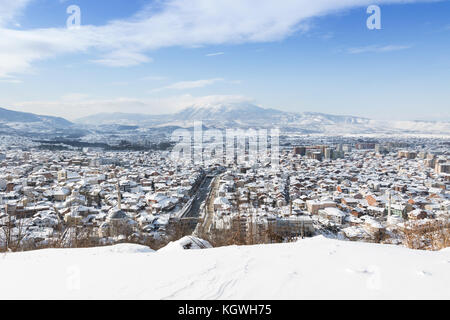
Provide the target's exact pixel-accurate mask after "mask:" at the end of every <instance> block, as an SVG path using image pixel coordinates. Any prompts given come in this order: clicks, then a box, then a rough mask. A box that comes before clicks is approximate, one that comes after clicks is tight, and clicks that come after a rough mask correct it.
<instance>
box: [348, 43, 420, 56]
mask: <svg viewBox="0 0 450 320" xmlns="http://www.w3.org/2000/svg"><path fill="white" fill-rule="evenodd" d="M410 48H412V46H405V45H387V46H375V45H372V46H365V47H358V48H350V49H348V50H347V52H348V53H350V54H360V53H383V52H392V51H400V50H406V49H410Z"/></svg>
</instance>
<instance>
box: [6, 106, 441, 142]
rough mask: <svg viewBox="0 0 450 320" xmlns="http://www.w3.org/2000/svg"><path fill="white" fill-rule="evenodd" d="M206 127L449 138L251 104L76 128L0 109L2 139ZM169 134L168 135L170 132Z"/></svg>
mask: <svg viewBox="0 0 450 320" xmlns="http://www.w3.org/2000/svg"><path fill="white" fill-rule="evenodd" d="M194 121H202V124H203V125H204V126H205V127H209V128H219V129H223V128H244V129H245V128H274V127H278V128H280V129H281V130H282V131H284V132H297V133H304V134H314V133H317V134H327V135H343V134H396V135H399V134H433V135H450V122H437V121H435V122H432V121H389V120H388V121H381V120H371V119H367V118H362V117H355V116H342V115H330V114H324V113H317V112H302V113H295V112H284V111H280V110H276V109H266V108H261V107H259V106H256V105H254V104H251V103H221V104H209V105H193V106H190V107H188V108H186V109H184V110H182V111H180V112H177V113H174V114H166V115H145V114H131V113H99V114H95V115H91V116H88V117H84V118H80V119H77V120H76V121H74V123H72V122H70V121H68V120H66V119H63V118H59V117H52V116H42V115H36V114H33V113H26V112H17V111H11V110H7V109H4V108H0V133H5V132H11V131H12V132H16V133H17V132H19V133H20V132H26V133H27V134H29V135H33V134H47V133H54V134H56V133H58V134H59V133H67V132H70V133H71V134H72V135H83V134H84V133H86V132H98V133H101V132H108V133H113V132H118V133H119V132H123V131H134V130H139V129H141V128H144V129H155V130H164V131H165V132H167V131H171V130H173V129H176V128H180V127H182V128H187V127H192V126H193V122H194ZM169 129H170V130H169Z"/></svg>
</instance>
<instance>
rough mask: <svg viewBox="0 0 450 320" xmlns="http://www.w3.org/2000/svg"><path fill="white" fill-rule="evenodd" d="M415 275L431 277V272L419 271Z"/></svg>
mask: <svg viewBox="0 0 450 320" xmlns="http://www.w3.org/2000/svg"><path fill="white" fill-rule="evenodd" d="M417 274H418V275H419V276H432V275H433V274H432V273H431V272H429V271H425V270H421V271H419V272H417Z"/></svg>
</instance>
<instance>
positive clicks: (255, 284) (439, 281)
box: [0, 237, 450, 299]
mask: <svg viewBox="0 0 450 320" xmlns="http://www.w3.org/2000/svg"><path fill="white" fill-rule="evenodd" d="M0 270H1V272H2V278H1V290H0V298H1V299H4V298H33V299H35V298H43V299H48V298H57V299H59V298H61V299H69V298H75V299H77V298H91V299H93V298H100V299H110V298H119V299H130V298H133V299H134V298H137V299H305V298H306V299H311V298H337V299H346V298H355V299H362V298H375V299H385V298H387V299H390V298H405V299H412V298H426V299H431V298H438V299H450V249H445V250H442V251H440V252H425V251H412V250H409V249H405V248H403V247H396V246H387V245H376V244H367V243H357V242H341V241H338V240H330V239H325V238H322V237H316V238H312V239H306V240H302V241H300V242H297V243H292V244H277V245H259V246H248V247H236V246H231V247H224V248H217V249H205V250H184V251H180V250H175V251H171V250H169V251H166V252H164V251H161V252H152V251H151V250H148V249H146V248H145V247H142V246H136V245H119V246H113V247H106V248H94V249H50V250H42V251H35V252H26V253H13V254H11V253H8V254H4V255H0Z"/></svg>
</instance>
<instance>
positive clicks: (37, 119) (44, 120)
mask: <svg viewBox="0 0 450 320" xmlns="http://www.w3.org/2000/svg"><path fill="white" fill-rule="evenodd" d="M0 123H3V124H11V123H17V124H19V123H25V124H31V123H41V124H44V125H48V126H52V127H66V126H70V125H72V123H71V122H70V121H68V120H66V119H64V118H60V117H52V116H42V115H37V114H34V113H29V112H19V111H12V110H8V109H5V108H0Z"/></svg>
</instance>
